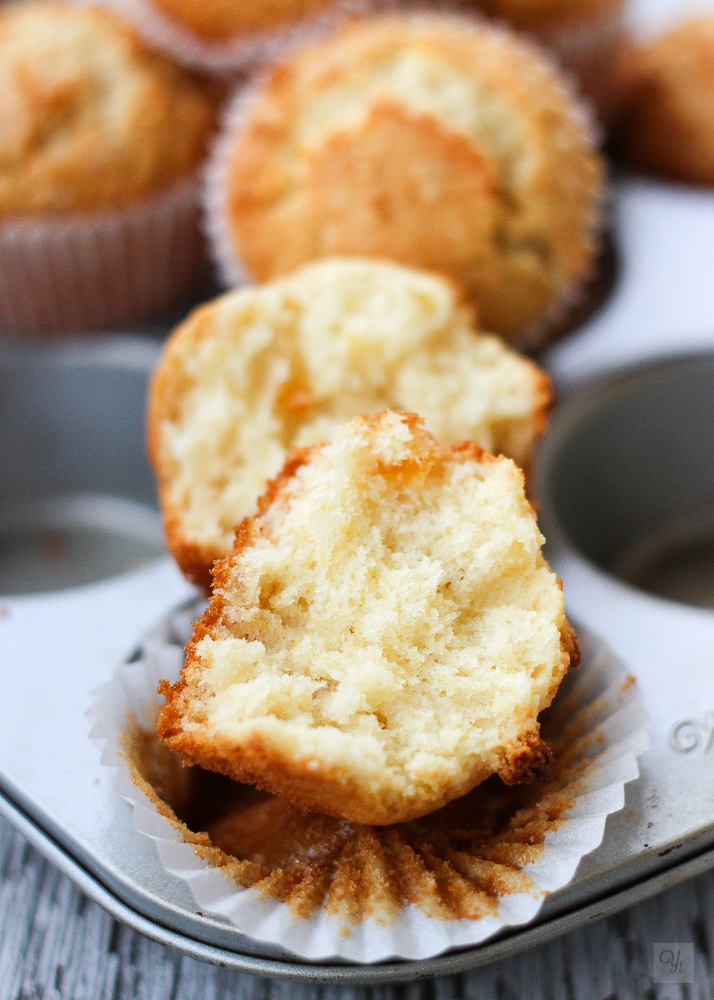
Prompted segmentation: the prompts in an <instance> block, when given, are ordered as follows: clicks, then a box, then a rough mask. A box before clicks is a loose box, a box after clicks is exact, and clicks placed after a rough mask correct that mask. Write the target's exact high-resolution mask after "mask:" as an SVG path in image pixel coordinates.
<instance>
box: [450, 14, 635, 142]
mask: <svg viewBox="0 0 714 1000" xmlns="http://www.w3.org/2000/svg"><path fill="white" fill-rule="evenodd" d="M469 6H471V7H473V8H474V9H475V10H478V11H480V12H482V13H484V14H487V15H488V16H489V17H493V18H495V19H497V20H499V21H503V22H505V23H506V24H509V25H510V26H511V27H513V28H515V29H516V30H517V31H523V32H525V33H526V34H528V35H529V36H531V37H532V38H535V39H537V41H538V42H540V43H541V44H542V45H544V46H545V47H546V48H548V49H550V50H551V51H552V52H553V53H554V54H555V55H556V56H557V57H558V60H559V62H560V64H561V65H562V66H563V67H564V68H565V69H567V70H569V71H570V72H572V73H573V74H574V76H575V77H576V78H577V81H578V84H579V86H580V88H581V89H582V91H583V93H584V94H586V95H587V96H588V97H589V98H590V99H591V100H592V102H593V104H594V105H595V107H596V109H597V111H598V115H599V117H600V120H601V121H602V122H603V124H604V125H606V126H609V125H610V124H612V122H613V120H614V118H615V117H616V114H617V111H618V109H619V107H620V101H621V87H620V83H619V73H618V58H619V54H620V50H621V46H622V45H623V44H624V23H623V22H624V18H623V14H624V10H625V0H470V2H469Z"/></svg>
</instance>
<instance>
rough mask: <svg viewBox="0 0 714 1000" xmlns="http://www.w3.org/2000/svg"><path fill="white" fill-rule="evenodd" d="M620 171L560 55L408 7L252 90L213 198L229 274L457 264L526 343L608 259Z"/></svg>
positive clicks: (507, 329) (212, 223) (213, 174)
mask: <svg viewBox="0 0 714 1000" xmlns="http://www.w3.org/2000/svg"><path fill="white" fill-rule="evenodd" d="M397 151H398V152H397ZM602 179H603V169H602V163H601V161H600V159H599V157H598V155H597V153H596V152H595V149H594V142H593V134H592V130H591V126H590V122H589V119H588V117H587V115H586V114H585V112H584V110H583V108H582V107H581V106H580V105H579V104H578V103H577V101H576V100H575V98H574V97H573V96H572V94H571V93H570V92H569V91H568V89H567V86H566V84H565V82H564V79H563V78H562V77H561V76H560V75H559V73H558V72H557V70H556V69H554V67H553V66H552V65H551V64H550V62H549V61H548V60H547V59H546V58H545V57H544V56H542V55H540V54H538V53H537V52H536V51H534V50H532V49H531V48H529V47H527V46H526V45H525V44H524V43H523V42H521V41H520V40H517V39H516V38H515V37H513V36H509V35H508V34H506V33H504V32H502V31H500V30H498V29H495V28H489V27H484V26H483V25H481V24H479V23H478V22H476V21H474V20H472V19H469V18H465V17H456V16H445V15H426V14H424V15H410V16H391V17H379V18H372V19H365V20H363V21H359V22H356V23H355V24H353V25H350V26H349V27H348V28H346V29H344V30H342V31H341V32H340V33H338V34H336V35H334V36H333V37H331V38H330V39H328V40H326V41H322V42H321V43H318V44H314V45H311V46H308V47H305V48H303V49H302V50H300V51H298V52H296V53H295V54H294V55H293V56H292V57H291V58H289V59H287V60H286V61H285V62H284V63H283V64H282V65H280V66H277V67H276V68H275V69H274V70H273V71H272V72H271V73H270V74H269V75H268V76H267V78H266V79H265V80H264V81H263V82H262V83H260V84H259V85H257V86H256V88H255V89H254V90H252V91H248V92H247V93H243V94H241V95H240V96H239V98H238V103H237V104H236V106H235V108H234V110H233V113H232V115H229V119H228V122H227V125H226V130H225V132H224V134H223V137H222V139H221V141H220V142H219V143H218V144H217V149H216V152H215V154H214V157H213V159H212V166H211V168H210V176H209V183H208V193H207V208H208V214H209V228H210V231H211V234H212V244H213V247H214V253H215V255H216V257H217V259H218V261H219V264H220V266H221V270H222V274H223V276H224V278H225V279H226V280H227V281H228V282H231V281H233V282H236V281H239V280H241V278H242V277H245V276H246V275H248V276H250V277H251V278H254V279H256V280H259V281H265V280H267V279H270V278H272V277H275V276H276V275H280V274H283V273H286V272H287V271H290V270H292V269H293V268H294V267H296V266H298V265H299V264H301V263H304V262H306V261H308V260H312V259H314V258H317V257H322V256H329V255H339V256H351V255H362V256H369V257H381V258H388V259H393V260H396V261H398V262H400V263H404V264H408V265H412V266H415V267H424V268H427V269H431V270H437V271H443V272H444V273H447V274H450V275H451V276H452V277H454V278H455V279H457V280H458V282H459V283H460V284H462V285H463V286H464V287H466V288H467V289H468V291H469V293H470V294H471V295H472V297H473V299H474V301H475V302H476V303H477V306H478V309H479V314H480V316H481V320H482V322H483V325H484V327H485V328H486V329H489V330H492V331H494V332H495V333H498V334H501V335H502V336H504V337H506V338H508V339H509V340H512V341H526V340H528V339H529V338H530V337H532V336H534V335H535V333H536V332H538V331H539V330H541V329H542V327H543V325H547V324H548V322H549V321H551V320H552V319H553V318H554V317H555V316H557V315H558V314H560V313H561V312H562V310H563V308H564V304H565V303H567V302H568V301H569V300H571V299H572V297H573V296H574V294H575V292H576V290H577V289H578V288H579V287H580V285H581V282H582V281H583V279H584V278H585V277H586V276H587V275H589V274H590V272H591V270H592V267H593V260H594V255H595V253H596V248H597V239H596V230H597V226H598V218H599V217H598V206H599V202H600V197H601V194H602Z"/></svg>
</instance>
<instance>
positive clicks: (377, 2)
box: [80, 0, 395, 76]
mask: <svg viewBox="0 0 714 1000" xmlns="http://www.w3.org/2000/svg"><path fill="white" fill-rule="evenodd" d="M80 2H89V0H80ZM103 2H104V3H106V5H107V6H109V7H112V8H113V9H114V10H116V11H118V12H119V13H121V14H123V16H124V17H126V19H127V20H128V21H130V22H131V23H132V24H133V25H134V26H135V27H136V29H137V31H138V32H139V34H140V35H142V37H143V38H144V39H145V40H146V41H147V42H148V43H149V44H150V45H151V46H153V47H155V48H157V49H160V50H161V51H163V52H165V53H166V54H167V55H169V56H171V57H172V58H173V59H175V60H176V62H178V63H181V64H182V65H183V66H187V67H188V68H190V69H194V70H199V71H202V72H204V73H213V74H216V75H217V76H228V75H232V74H237V73H244V72H248V71H250V70H252V69H255V68H256V67H259V66H261V65H263V64H264V63H266V62H270V61H271V60H273V59H277V58H279V57H280V56H282V55H284V54H285V53H286V52H288V51H289V50H290V49H292V48H294V47H295V46H296V45H301V44H303V43H305V42H309V41H313V40H315V39H318V38H321V37H322V36H323V35H326V34H328V33H329V32H330V31H333V30H334V29H335V28H337V27H338V26H339V25H340V24H341V23H342V22H344V21H345V20H347V19H349V18H351V17H361V16H364V15H366V14H370V13H373V12H377V11H381V10H385V9H389V8H390V6H392V5H393V4H394V2H395V0H331V2H330V3H327V4H326V5H325V7H324V9H322V10H319V11H317V12H315V13H314V14H310V15H308V16H306V17H302V18H298V19H296V20H292V21H290V22H288V23H286V24H284V25H282V26H280V25H276V26H275V28H273V29H271V30H267V29H264V30H259V31H245V32H243V33H242V34H239V35H235V36H233V37H232V38H228V39H225V40H213V39H208V38H204V37H201V36H200V35H199V34H198V33H196V32H194V31H192V30H191V29H190V27H189V26H187V25H183V24H180V23H179V22H178V21H176V20H174V19H173V18H171V17H169V16H168V15H167V14H166V13H164V12H163V11H162V10H160V9H159V7H158V6H157V5H156V4H154V3H152V2H151V0H103ZM238 2H240V0H238Z"/></svg>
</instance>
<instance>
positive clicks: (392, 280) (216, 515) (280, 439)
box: [149, 259, 550, 587]
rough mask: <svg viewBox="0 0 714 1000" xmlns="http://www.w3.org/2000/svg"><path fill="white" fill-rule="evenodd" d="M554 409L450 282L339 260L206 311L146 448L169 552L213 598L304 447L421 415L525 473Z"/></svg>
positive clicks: (162, 389) (161, 396)
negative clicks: (218, 563)
mask: <svg viewBox="0 0 714 1000" xmlns="http://www.w3.org/2000/svg"><path fill="white" fill-rule="evenodd" d="M549 404H550V390H549V383H548V379H547V377H546V375H545V374H544V373H543V372H542V371H541V370H540V369H539V368H537V367H536V365H534V364H533V363H532V362H531V361H528V360H526V359H525V358H522V357H520V356H519V355H517V354H516V353H514V352H513V351H511V350H509V349H508V348H507V347H505V346H504V344H503V343H502V342H501V341H500V340H499V339H498V338H496V337H491V336H486V335H483V334H480V333H479V332H478V329H477V326H476V321H475V318H474V315H473V311H472V309H471V307H470V306H469V305H468V304H466V303H465V302H464V300H463V296H462V294H461V293H460V292H459V291H458V289H457V288H456V287H455V286H454V285H453V284H452V283H451V282H450V281H448V280H445V279H442V278H440V277H437V276H435V275H430V274H426V273H423V272H420V271H414V270H411V269H408V268H405V267H400V266H398V265H396V264H390V263H383V262H378V261H367V260H350V259H335V260H327V261H320V262H318V263H315V264H310V265H306V266H305V267H304V268H301V269H299V270H298V271H296V272H295V273H294V274H292V275H290V276H288V277H285V278H282V279H278V280H276V281H274V282H270V283H268V284H266V285H263V286H261V287H254V288H246V289H242V290H240V291H237V292H233V293H231V294H229V295H226V296H223V297H222V298H219V299H216V300H215V301H214V302H212V303H209V304H208V305H207V306H202V307H201V308H200V309H198V310H196V312H194V313H193V314H192V315H191V316H190V317H189V318H188V320H187V321H186V322H185V323H184V324H183V325H182V326H181V327H180V328H179V329H178V330H177V331H176V333H174V335H173V337H172V338H171V340H170V341H169V342H168V344H167V346H166V348H165V351H164V354H163V356H162V359H161V361H160V363H159V366H158V368H157V371H156V374H155V376H154V379H153V383H152V386H151V391H150V403H149V448H150V453H151V457H152V460H153V463H154V468H155V470H156V473H157V478H158V481H159V495H160V501H161V507H162V509H163V512H164V518H165V527H166V535H167V540H168V545H169V548H170V549H171V551H172V552H173V554H174V556H175V558H176V559H177V561H178V563H179V565H180V566H181V568H182V569H183V571H184V572H185V573H186V574H187V575H188V576H189V577H190V578H191V579H193V580H194V581H196V582H197V583H199V584H201V585H203V586H205V587H206V586H208V585H209V583H210V569H211V566H212V564H213V562H214V560H215V559H217V558H219V557H220V556H223V555H226V554H227V553H228V552H229V551H230V549H231V546H232V544H233V535H234V529H235V526H236V525H237V524H239V523H240V522H241V521H242V520H243V518H244V517H246V516H247V515H249V514H252V513H253V512H254V511H255V504H256V501H257V498H258V497H259V496H260V495H261V493H262V492H263V491H264V489H265V486H266V484H267V481H268V480H269V479H270V478H271V477H273V476H275V475H277V474H278V472H279V471H280V469H281V467H282V465H283V462H284V461H285V458H286V456H287V454H288V452H289V451H290V449H291V448H293V447H302V446H305V445H311V444H314V443H315V442H318V441H322V440H325V439H327V438H329V437H330V436H331V434H332V432H333V431H334V430H335V429H336V428H337V427H338V426H339V425H340V424H341V423H342V422H343V421H345V420H348V419H350V418H351V417H354V416H357V415H358V414H361V413H370V412H378V411H380V410H383V409H385V408H393V409H411V410H417V411H419V412H420V413H421V414H422V415H423V416H424V417H425V419H426V422H427V426H428V427H429V429H430V430H431V431H433V432H434V433H435V434H436V435H437V436H438V437H439V438H440V439H441V440H443V441H445V442H447V443H451V442H454V441H460V440H463V439H465V438H468V439H470V440H474V441H476V442H478V444H480V445H481V446H482V447H485V448H487V449H489V450H490V451H493V452H498V453H504V454H506V455H508V456H509V457H511V458H513V459H514V460H515V461H516V462H517V463H518V464H519V465H521V466H527V465H528V462H529V459H530V455H531V452H532V450H533V446H534V444H535V442H536V440H537V438H538V437H539V435H540V434H541V432H542V430H543V429H544V426H545V422H546V414H547V410H548V407H549Z"/></svg>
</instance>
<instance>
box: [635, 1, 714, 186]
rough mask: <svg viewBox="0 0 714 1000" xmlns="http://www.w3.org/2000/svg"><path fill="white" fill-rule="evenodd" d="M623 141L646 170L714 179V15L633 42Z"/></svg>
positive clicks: (704, 181)
mask: <svg viewBox="0 0 714 1000" xmlns="http://www.w3.org/2000/svg"><path fill="white" fill-rule="evenodd" d="M630 70H631V99H630V101H629V103H628V106H627V108H626V110H625V112H624V116H623V121H622V125H621V128H620V130H619V147H620V149H621V150H622V152H623V153H624V155H625V157H626V158H627V159H628V160H629V162H630V163H631V164H633V165H634V166H636V167H638V168H640V169H641V170H644V171H646V172H648V173H653V174H658V175H660V176H662V177H667V178H670V179H673V180H679V181H684V182H686V183H691V184H707V185H711V184H714V16H707V17H700V18H697V19H696V20H692V21H688V22H687V23H685V24H682V25H680V26H679V27H677V28H675V29H674V30H673V31H671V32H669V33H668V34H666V35H663V36H662V37H660V38H657V39H654V40H653V41H651V42H649V43H647V44H643V45H641V46H639V47H638V48H635V49H634V50H633V52H632V56H631V59H630Z"/></svg>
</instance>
